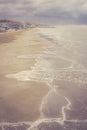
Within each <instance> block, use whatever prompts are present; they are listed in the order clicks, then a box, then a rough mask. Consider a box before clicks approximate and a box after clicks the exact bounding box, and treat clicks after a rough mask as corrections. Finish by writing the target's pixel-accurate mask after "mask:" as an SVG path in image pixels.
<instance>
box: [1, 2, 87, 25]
mask: <svg viewBox="0 0 87 130" xmlns="http://www.w3.org/2000/svg"><path fill="white" fill-rule="evenodd" d="M0 14H1V15H0V16H1V18H3V17H4V18H5V17H6V18H14V19H19V20H20V19H21V20H31V21H32V20H36V21H46V22H50V21H53V22H76V23H77V22H78V23H86V22H87V1H86V0H61V1H60V0H55V1H54V0H15V1H13V0H0Z"/></svg>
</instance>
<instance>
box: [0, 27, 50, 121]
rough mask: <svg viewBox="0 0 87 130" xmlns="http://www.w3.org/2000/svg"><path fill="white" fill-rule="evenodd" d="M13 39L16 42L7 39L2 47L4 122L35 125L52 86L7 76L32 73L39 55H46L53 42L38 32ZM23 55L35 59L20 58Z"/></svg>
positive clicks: (1, 107) (0, 71)
mask: <svg viewBox="0 0 87 130" xmlns="http://www.w3.org/2000/svg"><path fill="white" fill-rule="evenodd" d="M12 33H13V32H12ZM12 33H11V32H10V34H12ZM3 35H6V34H3ZM14 35H15V39H14V38H13V39H10V40H8V41H7V38H6V37H5V38H6V39H4V40H5V42H4V43H3V44H0V58H1V64H0V79H1V83H0V86H1V88H0V91H1V96H0V99H1V100H0V110H1V111H0V117H1V121H4V122H18V121H19V122H20V121H24V122H25V121H35V120H37V119H38V118H39V117H40V110H39V109H40V104H41V101H42V99H43V97H44V96H45V95H46V94H47V92H48V91H49V86H48V85H47V84H46V83H42V82H36V81H27V82H25V81H24V82H23V81H18V80H16V79H12V78H7V77H5V76H6V75H8V74H12V73H16V72H20V71H23V70H31V69H32V68H33V67H34V65H35V64H36V62H37V57H38V55H39V54H42V53H44V50H45V48H47V47H48V46H50V42H49V41H47V40H45V39H43V38H41V37H40V36H39V35H37V34H36V33H35V29H29V30H28V29H27V30H24V31H20V32H14ZM9 36H10V35H9ZM23 55H32V56H33V55H36V56H35V57H33V58H32V57H31V58H20V56H23Z"/></svg>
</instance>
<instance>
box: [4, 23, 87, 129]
mask: <svg viewBox="0 0 87 130" xmlns="http://www.w3.org/2000/svg"><path fill="white" fill-rule="evenodd" d="M36 33H38V34H39V35H40V36H41V37H42V38H45V39H47V40H49V41H50V42H52V44H51V46H49V47H48V48H46V49H45V51H44V53H43V54H40V55H38V56H37V63H36V64H35V66H34V67H33V69H32V70H31V71H28V70H25V71H21V72H19V73H16V74H10V75H8V76H7V77H11V78H16V79H17V80H21V81H27V80H32V81H40V82H45V83H47V84H48V85H49V87H50V91H49V93H48V94H47V95H46V96H45V97H44V99H43V101H42V104H41V107H40V112H41V118H40V119H38V120H37V121H36V122H34V123H33V125H32V126H31V127H30V128H29V130H87V26H80V25H78V26H76V25H72V26H70V25H67V26H64V25H62V26H56V27H54V28H37V30H36ZM21 57H22V58H32V56H30V57H29V56H28V55H24V56H21ZM33 57H35V56H33Z"/></svg>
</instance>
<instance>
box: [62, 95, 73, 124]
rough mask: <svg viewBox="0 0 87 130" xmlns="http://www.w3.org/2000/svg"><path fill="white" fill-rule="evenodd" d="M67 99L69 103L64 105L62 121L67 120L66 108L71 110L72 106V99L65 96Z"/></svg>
mask: <svg viewBox="0 0 87 130" xmlns="http://www.w3.org/2000/svg"><path fill="white" fill-rule="evenodd" d="M65 99H66V101H67V105H66V106H63V107H62V122H64V121H65V120H67V117H66V112H65V110H71V108H70V106H71V105H72V103H71V102H70V100H69V99H68V98H67V97H65Z"/></svg>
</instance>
